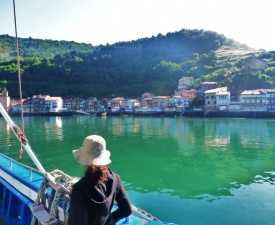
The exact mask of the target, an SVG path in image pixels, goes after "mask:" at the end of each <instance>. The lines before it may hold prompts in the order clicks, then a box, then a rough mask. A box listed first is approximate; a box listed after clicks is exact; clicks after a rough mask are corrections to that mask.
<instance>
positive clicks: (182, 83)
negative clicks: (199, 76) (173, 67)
mask: <svg viewBox="0 0 275 225" xmlns="http://www.w3.org/2000/svg"><path fill="white" fill-rule="evenodd" d="M193 82H194V79H193V77H182V78H180V79H179V84H178V90H180V91H181V90H186V89H188V88H190V87H191V86H192V85H193Z"/></svg>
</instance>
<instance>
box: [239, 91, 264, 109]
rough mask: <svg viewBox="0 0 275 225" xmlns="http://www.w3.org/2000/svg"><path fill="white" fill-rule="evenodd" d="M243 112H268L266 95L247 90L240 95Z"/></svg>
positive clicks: (261, 92)
mask: <svg viewBox="0 0 275 225" xmlns="http://www.w3.org/2000/svg"><path fill="white" fill-rule="evenodd" d="M240 99H241V104H242V111H243V112H249V111H255V112H266V111H267V101H266V94H265V93H264V92H263V91H260V90H246V91H243V92H242V93H241V94H240Z"/></svg>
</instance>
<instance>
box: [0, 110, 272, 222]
mask: <svg viewBox="0 0 275 225" xmlns="http://www.w3.org/2000/svg"><path fill="white" fill-rule="evenodd" d="M12 119H13V121H14V122H15V123H16V124H17V125H18V126H20V127H21V121H20V118H19V117H14V118H12ZM24 124H25V126H24V127H25V134H26V137H27V138H28V141H29V144H30V146H31V147H32V149H33V151H34V153H35V154H36V156H37V158H38V159H39V161H40V162H41V164H42V165H43V167H44V168H45V169H46V170H47V171H52V170H54V169H59V170H62V171H63V172H65V173H67V174H69V175H71V176H77V177H80V176H82V175H83V172H84V170H85V168H84V167H83V166H81V165H80V164H78V163H77V162H76V161H75V159H74V158H73V156H72V154H71V152H72V150H74V149H78V148H80V147H81V145H82V142H83V139H84V138H85V137H86V136H88V135H91V134H98V135H101V136H103V137H104V138H105V139H106V142H107V149H108V150H110V151H111V160H112V163H111V164H110V168H111V169H112V170H113V171H115V172H116V173H118V174H119V175H120V177H121V179H122V180H123V183H124V185H125V189H126V190H127V193H128V195H129V197H130V200H131V202H132V204H133V205H135V206H137V207H140V208H142V209H144V210H145V211H147V212H149V213H151V214H152V215H154V216H156V217H158V218H159V219H160V220H163V221H167V222H174V223H177V224H179V225H220V224H223V225H246V224H247V225H261V224H262V225H269V224H270V225H274V224H275V185H274V184H275V119H237V118H234V119H226V118H218V119H215V118H160V117H158V118H154V117H133V116H125V117H124V116H120V117H119V116H118V117H109V116H107V117H97V116H91V115H90V116H70V117H25V118H24ZM19 148H20V144H19V142H18V141H17V139H16V138H15V136H14V134H13V132H12V130H11V129H10V127H9V126H8V125H7V124H6V122H5V120H4V119H3V118H0V152H2V153H4V154H6V155H8V156H10V157H12V158H14V159H18V153H19ZM19 161H20V162H22V163H26V164H28V165H30V166H33V167H35V166H34V164H33V163H32V161H31V159H30V158H29V156H28V155H27V153H26V152H25V151H24V152H23V158H22V159H21V160H19Z"/></svg>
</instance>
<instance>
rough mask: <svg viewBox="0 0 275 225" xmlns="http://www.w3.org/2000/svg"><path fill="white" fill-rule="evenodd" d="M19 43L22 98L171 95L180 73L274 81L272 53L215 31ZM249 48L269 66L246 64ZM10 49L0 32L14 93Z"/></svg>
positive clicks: (226, 81)
mask: <svg viewBox="0 0 275 225" xmlns="http://www.w3.org/2000/svg"><path fill="white" fill-rule="evenodd" d="M19 49H20V56H21V59H20V64H21V77H22V79H21V80H22V90H23V97H28V96H32V95H34V94H47V95H51V96H62V97H68V96H74V97H81V96H82V97H89V96H96V97H99V98H100V97H114V96H123V97H139V96H141V94H142V93H144V92H153V93H155V94H157V95H172V94H173V93H174V91H175V90H176V89H177V85H178V80H179V79H180V78H181V77H182V76H193V77H194V79H195V84H198V83H200V82H203V81H216V82H218V83H219V84H220V85H223V86H224V85H225V86H229V87H232V88H234V89H246V88H255V85H256V84H257V85H258V87H257V88H274V81H275V61H274V52H265V51H263V50H255V49H252V48H249V47H248V46H247V45H245V44H242V43H238V42H236V41H234V40H232V39H228V38H226V37H225V36H224V35H220V34H217V33H215V32H212V31H204V30H187V29H183V30H181V31H178V32H173V33H167V34H166V35H161V34H159V35H157V36H153V37H150V38H143V39H138V40H135V41H130V42H118V43H115V44H112V45H105V46H103V45H100V46H92V45H89V44H85V43H76V42H66V41H52V40H40V39H32V38H28V39H21V38H20V39H19ZM252 54H254V55H256V57H257V58H258V59H261V60H266V61H268V64H269V67H268V68H267V69H266V70H265V71H243V70H242V66H243V62H244V60H245V59H246V58H247V57H251V56H252ZM15 55H16V52H15V38H14V37H10V36H8V35H0V60H1V62H0V81H2V86H7V89H8V90H9V93H10V96H13V97H15V98H17V97H18V96H19V93H18V75H17V66H16V59H15ZM252 78H253V81H254V82H251V81H250V80H251V79H252ZM240 81H242V82H240ZM255 81H256V82H255ZM5 83H6V84H5Z"/></svg>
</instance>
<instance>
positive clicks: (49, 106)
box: [45, 96, 63, 112]
mask: <svg viewBox="0 0 275 225" xmlns="http://www.w3.org/2000/svg"><path fill="white" fill-rule="evenodd" d="M60 109H63V99H62V98H61V97H50V96H47V97H46V98H45V111H48V112H58V111H60Z"/></svg>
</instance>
